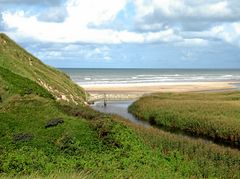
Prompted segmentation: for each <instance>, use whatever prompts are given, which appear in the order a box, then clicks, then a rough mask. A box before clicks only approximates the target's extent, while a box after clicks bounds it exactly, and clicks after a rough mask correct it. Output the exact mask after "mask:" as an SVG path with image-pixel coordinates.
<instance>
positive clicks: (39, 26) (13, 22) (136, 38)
mask: <svg viewBox="0 0 240 179" xmlns="http://www.w3.org/2000/svg"><path fill="white" fill-rule="evenodd" d="M104 1H105V3H104V2H102V1H101V2H100V1H97V0H91V1H83V0H69V1H68V2H67V3H66V10H67V13H68V17H67V18H66V19H65V21H64V22H62V23H56V22H43V21H39V20H38V18H37V16H27V15H26V13H25V12H24V11H18V12H15V13H11V12H3V21H4V23H5V24H6V25H7V26H8V27H9V28H12V29H16V33H17V34H19V35H20V36H27V37H32V38H34V39H36V40H40V41H45V42H66V43H70V42H86V43H106V44H119V43H144V42H156V41H163V42H169V41H174V40H178V39H179V38H180V37H178V36H177V35H176V34H174V31H173V30H171V29H167V30H163V31H160V32H156V33H152V32H147V33H136V32H130V31H127V30H123V31H116V30H114V29H97V28H89V27H88V26H89V24H94V25H100V24H103V23H106V22H111V21H113V20H114V19H115V17H116V15H117V14H118V13H119V12H120V11H121V10H122V9H123V8H124V7H125V5H126V3H127V0H119V1H117V2H115V1H114V2H113V1H112V0H104ZM94 3H96V4H94ZM102 4H104V5H102ZM93 5H94V6H93ZM30 26H31V27H32V28H31V27H30Z"/></svg>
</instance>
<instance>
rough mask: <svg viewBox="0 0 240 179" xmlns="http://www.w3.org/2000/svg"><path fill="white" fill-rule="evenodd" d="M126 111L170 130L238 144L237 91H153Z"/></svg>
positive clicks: (239, 100)
mask: <svg viewBox="0 0 240 179" xmlns="http://www.w3.org/2000/svg"><path fill="white" fill-rule="evenodd" d="M129 111H130V112H132V113H133V114H134V115H135V116H137V117H138V118H139V119H142V120H146V121H149V122H151V123H153V122H154V124H155V125H156V126H158V127H164V128H165V129H168V130H170V131H178V130H180V131H183V132H186V133H188V134H190V135H193V136H201V137H205V138H209V139H212V140H214V141H216V142H218V143H226V144H228V145H232V146H236V147H240V93H239V92H224V93H220V92H219V93H179V94H177V93H176V94H164V93H162V94H154V95H152V96H148V97H143V98H141V99H140V100H139V101H136V102H135V103H134V104H133V105H132V106H130V108H129Z"/></svg>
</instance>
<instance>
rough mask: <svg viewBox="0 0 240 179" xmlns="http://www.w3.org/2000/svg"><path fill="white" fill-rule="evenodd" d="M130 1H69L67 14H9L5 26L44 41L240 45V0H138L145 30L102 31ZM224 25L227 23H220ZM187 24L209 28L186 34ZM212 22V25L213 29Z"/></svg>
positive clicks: (139, 18)
mask: <svg viewBox="0 0 240 179" xmlns="http://www.w3.org/2000/svg"><path fill="white" fill-rule="evenodd" d="M129 2H130V0H117V1H113V0H101V1H99V0H87V1H86V0H67V1H66V3H65V4H64V5H63V6H61V8H63V9H64V10H66V12H65V13H64V14H61V10H60V11H59V9H58V8H53V9H52V11H51V13H49V14H47V13H46V14H44V13H43V14H40V15H39V14H37V13H36V14H34V15H29V13H28V12H26V11H16V12H14V13H13V12H9V11H4V12H2V19H3V23H4V27H7V28H9V29H11V31H12V32H14V34H15V36H16V35H17V36H18V37H21V38H22V37H23V38H24V37H25V38H33V39H35V40H38V41H42V42H54V43H62V42H64V43H76V42H80V43H81V42H83V43H94V44H95V43H97V44H120V43H156V42H174V43H176V44H177V45H184V46H191V45H195V46H203V45H208V41H209V40H206V39H207V38H216V39H221V40H224V41H226V42H228V43H231V44H235V45H236V44H237V45H239V46H240V42H239V39H240V37H239V36H240V32H239V31H240V30H239V29H240V26H239V24H240V23H238V22H232V21H234V19H235V21H236V19H237V18H239V19H238V20H239V21H240V1H238V0H232V1H226V0H224V1H218V0H213V1H207V0H201V1H192V0H135V1H132V2H134V4H135V6H136V19H135V20H136V23H137V24H138V22H139V24H140V26H141V29H142V30H143V31H129V30H127V28H126V30H121V31H119V30H115V29H114V28H112V29H110V28H102V27H107V26H104V25H105V24H107V23H112V22H113V21H115V20H116V18H117V16H118V14H119V13H120V12H123V11H124V10H126V6H127V5H128V3H129ZM238 5H239V7H238ZM61 8H60V9H61ZM238 10H239V11H238ZM41 15H42V16H43V17H42V16H41ZM63 16H64V17H63ZM49 19H50V21H48V20H49ZM196 21H197V23H196ZM205 21H207V22H205ZM220 21H223V22H222V23H216V22H220ZM225 21H226V22H225ZM181 23H182V24H184V25H185V26H187V25H189V24H190V25H189V26H192V25H193V26H196V28H199V27H198V26H203V24H207V25H206V27H208V28H206V29H204V30H203V31H198V32H196V31H195V32H191V31H185V30H184V29H183V28H181V26H180V25H179V24H181ZM209 23H210V24H211V26H208V24H209ZM101 25H103V26H101ZM100 26H101V28H100ZM98 27H99V28H98ZM204 27H205V26H204ZM72 48H74V47H72Z"/></svg>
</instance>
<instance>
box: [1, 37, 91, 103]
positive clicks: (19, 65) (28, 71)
mask: <svg viewBox="0 0 240 179" xmlns="http://www.w3.org/2000/svg"><path fill="white" fill-rule="evenodd" d="M0 66H1V67H3V68H5V69H8V70H10V71H13V72H14V73H16V74H18V75H21V76H23V77H26V78H28V79H31V80H33V81H35V82H37V83H38V84H39V85H41V86H42V87H44V88H45V89H47V90H48V91H49V92H50V93H51V94H52V95H53V96H54V97H55V98H56V99H57V100H59V101H64V102H68V103H74V104H82V103H83V102H84V100H85V98H86V97H85V93H84V90H83V89H82V88H81V87H79V86H78V85H76V84H74V83H73V82H72V81H71V80H70V78H69V77H68V76H67V75H66V74H64V73H63V72H61V71H59V70H56V69H54V68H52V67H49V66H47V65H45V64H43V63H42V62H41V61H40V60H38V59H37V58H36V57H34V56H33V55H31V54H30V53H28V52H27V51H26V50H24V49H23V48H22V47H20V46H19V45H18V44H16V43H15V42H14V41H12V40H11V39H10V38H9V37H7V36H6V35H5V34H2V33H0Z"/></svg>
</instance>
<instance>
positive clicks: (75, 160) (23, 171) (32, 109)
mask: <svg viewBox="0 0 240 179" xmlns="http://www.w3.org/2000/svg"><path fill="white" fill-rule="evenodd" d="M6 74H7V76H6ZM0 79H1V84H4V86H3V85H1V96H2V101H1V103H0V119H1V125H0V140H1V144H0V176H1V177H6V178H8V177H12V176H17V177H20V176H25V177H26V176H28V175H29V177H30V178H31V177H32V178H36V177H54V176H57V177H64V176H66V175H67V176H73V177H74V176H78V175H81V176H84V177H87V178H89V177H90V178H91V177H98V178H99V177H100V178H115V177H118V178H120V177H135V178H153V177H155V178H183V177H186V178H188V177H222V178H229V177H230V178H234V177H235V178H236V177H237V176H239V171H240V170H239V169H240V168H239V166H240V165H239V158H240V157H239V153H238V152H236V151H235V150H231V149H225V148H221V147H216V149H215V148H214V147H213V148H212V147H211V145H210V146H209V145H206V144H203V143H198V142H195V141H194V140H189V141H188V143H186V140H184V139H182V138H181V137H180V136H172V134H167V133H159V131H154V130H150V131H148V130H146V129H144V128H136V126H134V125H129V124H128V123H125V122H124V120H122V119H121V118H119V117H114V116H109V115H105V114H101V113H98V112H96V111H93V110H92V109H90V108H88V107H83V106H72V105H69V104H66V105H62V104H60V103H58V102H56V101H55V99H54V98H53V97H52V95H51V94H50V93H48V92H47V91H46V90H45V89H44V88H42V87H41V86H39V85H38V84H37V83H35V82H32V81H29V82H28V83H21V81H22V80H23V81H24V82H26V81H27V79H24V78H23V77H21V76H18V75H16V74H13V73H12V72H10V71H7V70H1V73H0ZM13 79H14V80H13ZM16 82H17V83H16ZM20 84H21V85H20ZM52 119H61V120H63V121H64V122H63V123H59V124H58V125H56V126H52V127H46V124H48V123H49V121H51V120H52ZM199 147H200V148H201V150H200V149H198V148H199ZM191 151H192V152H191ZM194 151H196V152H197V153H194ZM200 151H201V152H200ZM219 167H220V169H221V170H219Z"/></svg>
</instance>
